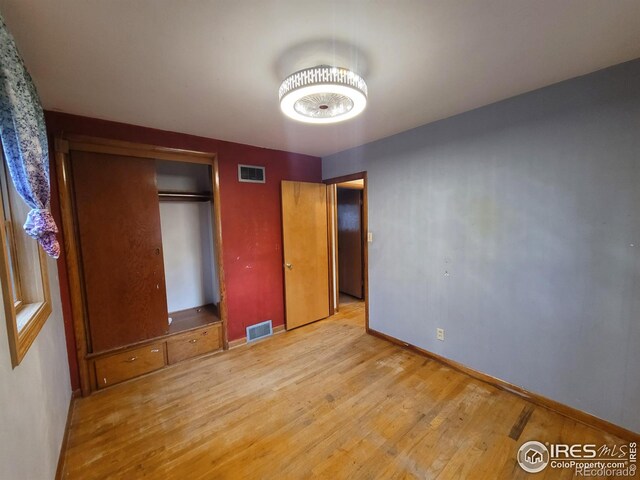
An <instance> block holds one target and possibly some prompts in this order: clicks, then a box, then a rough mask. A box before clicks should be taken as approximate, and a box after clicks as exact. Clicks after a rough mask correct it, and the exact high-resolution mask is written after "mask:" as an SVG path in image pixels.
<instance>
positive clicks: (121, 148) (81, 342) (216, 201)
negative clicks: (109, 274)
mask: <svg viewBox="0 0 640 480" xmlns="http://www.w3.org/2000/svg"><path fill="white" fill-rule="evenodd" d="M71 150H73V151H80V152H92V153H104V154H111V155H122V156H127V157H137V158H149V159H154V160H170V161H174V162H184V163H197V164H201V165H209V166H211V185H212V188H213V209H212V210H213V219H212V220H213V225H214V229H215V232H214V235H215V241H214V245H213V247H214V250H215V261H216V267H217V269H218V280H219V285H220V304H219V305H220V310H219V312H218V313H219V315H220V320H222V341H223V349H224V350H228V348H229V342H228V336H227V301H226V298H227V295H226V286H225V280H224V265H223V257H222V251H223V250H222V220H221V213H220V175H219V168H218V156H217V154H215V153H209V152H197V151H192V150H181V149H176V148H167V147H159V146H154V145H145V144H138V143H131V142H123V141H118V140H110V139H106V138H98V137H89V136H84V135H72V134H63V135H60V136H57V137H56V138H55V160H56V167H57V168H56V171H57V178H58V194H59V197H60V212H61V217H62V229H63V232H64V250H65V258H66V265H67V272H68V279H69V293H70V297H71V311H72V316H73V331H74V334H75V340H76V356H77V359H78V370H79V376H80V388H81V390H82V395H83V396H86V395H88V394H90V393H91V392H92V391H94V390H95V388H92V382H91V378H90V371H89V363H90V361H89V360H88V359H87V355H90V354H89V352H88V342H87V339H88V337H87V330H88V327H87V323H86V322H87V317H86V314H85V313H86V308H85V305H86V303H85V298H84V283H83V278H82V269H81V267H80V265H81V262H80V250H79V239H78V225H77V220H76V214H75V205H74V200H73V199H74V195H73V180H72V172H71V164H70V158H69V151H71ZM160 338H162V337H160ZM157 340H158V338H154V339H149V340H148V341H147V340H145V341H144V342H140V343H147V342H153V341H157Z"/></svg>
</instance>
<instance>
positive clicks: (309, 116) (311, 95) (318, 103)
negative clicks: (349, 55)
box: [279, 65, 367, 123]
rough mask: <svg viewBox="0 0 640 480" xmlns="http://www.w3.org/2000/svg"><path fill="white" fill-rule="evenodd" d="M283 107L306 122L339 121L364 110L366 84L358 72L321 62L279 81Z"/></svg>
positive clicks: (295, 118) (288, 112) (287, 112)
mask: <svg viewBox="0 0 640 480" xmlns="http://www.w3.org/2000/svg"><path fill="white" fill-rule="evenodd" d="M279 93H280V109H281V110H282V113H284V114H285V115H286V116H288V117H290V118H293V119H294V120H299V121H301V122H307V123H336V122H342V121H344V120H349V119H350V118H353V117H355V116H356V115H359V114H360V113H362V111H363V110H364V109H365V107H366V106H367V84H366V83H365V81H364V79H363V78H362V77H361V76H360V75H358V74H357V73H355V72H352V71H351V70H348V69H346V68H341V67H331V66H328V65H320V66H317V67H312V68H305V69H304V70H300V71H298V72H295V73H293V74H291V75H289V76H288V77H287V78H285V79H284V82H282V85H280V92H279Z"/></svg>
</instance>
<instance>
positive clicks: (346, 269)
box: [338, 187, 364, 299]
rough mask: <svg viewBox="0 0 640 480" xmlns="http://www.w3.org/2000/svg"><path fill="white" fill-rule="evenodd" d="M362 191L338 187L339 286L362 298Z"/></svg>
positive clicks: (345, 291)
mask: <svg viewBox="0 0 640 480" xmlns="http://www.w3.org/2000/svg"><path fill="white" fill-rule="evenodd" d="M362 240H363V238H362V190H358V189H353V188H340V187H338V285H339V287H340V291H341V292H343V293H346V294H347V295H351V296H352V297H356V298H360V299H361V298H362V297H363V289H364V272H363V268H362V265H363V261H362Z"/></svg>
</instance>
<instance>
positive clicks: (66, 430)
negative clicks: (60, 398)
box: [55, 389, 82, 480]
mask: <svg viewBox="0 0 640 480" xmlns="http://www.w3.org/2000/svg"><path fill="white" fill-rule="evenodd" d="M81 394H82V392H81V391H80V390H79V389H78V390H74V391H73V392H71V398H70V399H69V410H68V411H67V423H66V424H65V426H64V434H63V436H62V443H61V444H60V453H59V454H58V467H57V468H56V477H55V478H56V480H61V479H62V474H63V471H64V458H65V455H66V453H67V443H68V441H69V431H70V430H71V420H72V418H73V406H74V404H75V402H76V398H78V397H80V396H81Z"/></svg>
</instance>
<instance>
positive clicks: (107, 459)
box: [63, 303, 624, 480]
mask: <svg viewBox="0 0 640 480" xmlns="http://www.w3.org/2000/svg"><path fill="white" fill-rule="evenodd" d="M532 439H537V440H542V441H549V442H560V441H562V442H564V443H576V442H586V441H592V442H596V443H605V442H606V443H609V444H613V443H618V444H620V443H624V442H623V441H622V440H620V439H618V438H616V437H613V436H610V435H607V434H605V433H603V432H601V431H599V430H594V429H591V428H589V427H586V426H584V425H582V424H579V423H576V422H574V421H572V420H570V419H567V418H565V417H563V416H560V415H558V414H556V413H553V412H551V411H548V410H546V409H544V408H541V407H537V406H535V405H533V404H530V403H528V402H527V401H525V400H523V399H520V398H519V397H516V396H514V395H512V394H509V393H507V392H504V391H501V390H499V389H496V388H494V387H491V386H489V385H487V384H485V383H482V382H480V381H477V380H474V379H472V378H470V377H468V376H466V375H464V374H461V373H458V372H456V371H454V370H452V369H450V368H448V367H445V366H443V365H441V364H439V363H438V362H435V361H433V360H428V359H426V358H424V357H422V356H420V355H417V354H414V353H412V352H409V351H407V350H404V349H402V348H399V347H397V346H395V345H393V344H391V343H388V342H386V341H384V340H380V339H378V338H375V337H372V336H370V335H366V334H365V332H364V320H363V304H362V303H351V304H348V305H343V306H341V311H340V313H339V314H337V315H335V316H334V317H332V318H330V319H328V320H324V321H321V322H316V323H314V324H312V325H308V326H306V327H302V328H299V329H297V330H294V331H291V332H287V333H283V334H279V335H276V336H274V337H273V338H270V339H268V340H265V341H263V342H261V343H256V344H253V345H250V346H249V345H248V346H244V347H240V348H237V349H235V350H232V351H229V352H225V353H221V354H217V355H214V356H210V357H207V358H202V359H195V360H192V361H188V362H185V363H182V364H179V365H176V366H174V367H171V368H168V369H165V370H163V371H160V372H157V373H154V374H151V375H148V376H146V377H144V378H141V379H138V380H134V381H131V382H129V383H126V384H121V385H118V386H115V387H113V388H110V389H108V390H106V391H103V392H99V393H97V394H95V395H93V396H91V397H89V398H84V399H80V400H78V401H77V402H76V404H75V407H74V411H73V416H72V422H71V430H70V437H69V442H68V449H67V453H66V462H65V469H64V472H63V477H64V478H72V479H83V480H84V479H93V478H105V479H106V478H108V479H120V478H122V479H129V480H130V479H137V478H153V479H214V478H215V479H217V478H220V479H244V478H247V479H253V478H256V479H258V478H260V479H263V478H264V479H270V478H274V479H307V478H326V479H361V478H362V479H369V478H372V479H373V478H381V479H387V478H419V479H432V478H438V479H449V478H474V479H493V478H505V479H513V478H523V479H526V478H532V476H531V475H530V474H527V473H525V472H524V471H522V470H521V469H520V467H519V466H518V465H517V463H516V460H515V458H516V453H517V450H518V448H519V447H520V445H521V444H522V443H523V442H524V441H526V440H532ZM535 478H536V479H543V478H544V479H548V478H572V472H571V471H570V470H562V471H557V470H550V469H549V468H547V470H545V472H543V473H540V474H537V475H536V476H535Z"/></svg>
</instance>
